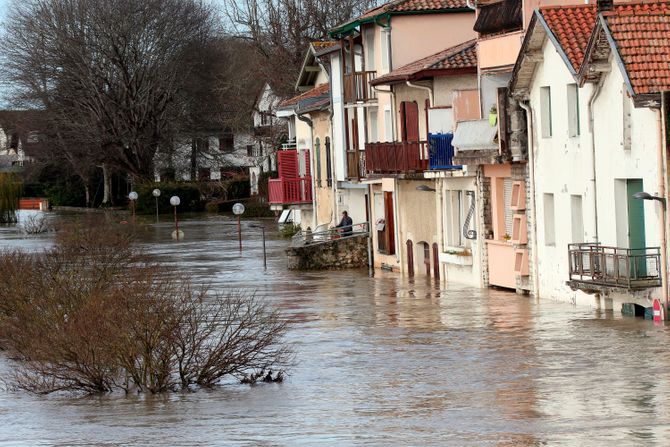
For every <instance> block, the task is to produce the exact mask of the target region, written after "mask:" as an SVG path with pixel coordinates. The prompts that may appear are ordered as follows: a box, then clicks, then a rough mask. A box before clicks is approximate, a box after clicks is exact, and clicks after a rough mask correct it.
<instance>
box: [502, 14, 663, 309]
mask: <svg viewBox="0 0 670 447" xmlns="http://www.w3.org/2000/svg"><path fill="white" fill-rule="evenodd" d="M610 5H611V4H610ZM629 5H632V8H634V11H636V12H637V11H643V10H645V9H646V8H647V7H646V6H643V5H644V4H641V3H637V4H629ZM625 8H627V7H626V6H614V7H613V8H611V9H605V10H600V9H601V5H599V6H598V7H596V6H595V5H579V6H558V7H542V8H540V9H539V10H537V11H535V13H534V15H533V17H532V19H531V23H530V26H529V29H528V33H527V35H526V37H525V40H524V43H523V46H522V52H521V54H520V56H519V59H518V60H517V64H516V66H515V69H514V75H513V78H512V81H511V84H510V89H511V94H512V95H514V96H515V97H516V98H517V99H519V100H520V101H521V102H522V103H523V104H524V107H525V108H527V114H528V121H529V123H530V126H529V127H528V131H529V135H528V142H529V163H530V167H531V169H529V177H530V178H529V179H528V180H529V181H530V183H531V191H532V192H531V194H532V200H531V202H532V203H533V204H534V206H533V209H534V219H533V221H535V222H536V224H535V225H534V226H532V227H531V228H530V230H531V231H534V232H535V233H536V234H534V235H533V236H534V237H533V238H532V239H533V240H534V241H535V245H534V247H533V249H534V251H535V253H537V256H536V257H535V258H534V266H533V269H532V270H533V274H534V275H535V283H536V285H537V286H536V288H537V290H536V293H537V294H539V296H540V297H543V298H552V299H558V300H565V301H570V302H579V303H585V304H591V305H595V306H601V305H604V306H606V307H609V308H611V307H612V305H613V301H633V300H637V301H639V302H640V303H641V304H643V305H645V306H649V305H650V302H649V298H651V297H660V296H659V295H660V294H661V290H660V289H659V288H658V287H659V286H660V279H661V278H660V277H661V270H662V269H661V265H660V262H661V256H660V255H661V250H660V245H661V235H662V232H663V231H664V229H663V226H662V225H661V218H662V215H661V213H662V212H663V211H662V208H661V206H659V204H658V203H654V202H653V201H643V200H639V199H637V198H635V197H634V195H635V194H636V193H639V192H642V191H647V192H651V193H652V194H654V195H655V194H657V193H658V192H659V190H660V191H662V190H663V189H662V188H661V187H660V186H659V185H660V184H661V183H662V176H659V166H658V154H659V153H660V152H659V151H660V147H659V143H660V141H661V140H660V139H659V135H660V133H659V132H660V127H659V123H660V121H659V117H660V115H659V114H660V112H659V110H658V109H654V107H646V106H648V105H650V104H651V105H652V106H655V107H657V106H658V103H653V102H651V103H649V102H646V103H644V105H646V106H643V107H636V102H637V105H643V103H642V101H641V100H643V99H649V98H648V97H646V96H645V94H646V93H647V92H645V91H644V90H640V87H639V86H638V85H635V83H631V82H630V79H631V77H630V73H629V71H630V69H631V65H629V64H627V63H626V62H625V60H624V59H622V56H621V54H620V53H619V50H618V49H617V46H616V45H624V48H625V45H626V42H625V40H626V34H625V32H624V31H623V28H622V27H623V26H624V25H622V23H623V22H626V21H627V20H630V18H631V17H633V18H635V16H636V15H637V14H636V13H631V11H628V12H627V13H626V14H621V12H623V10H624V9H625ZM645 14H646V15H647V17H649V14H648V11H646V10H645V11H643V12H641V13H640V16H644V15H645ZM663 14H664V12H663ZM612 18H614V19H615V20H614V21H613V24H610V20H611V19H612ZM611 25H613V26H611ZM618 39H620V40H618ZM628 56H630V54H629V55H628ZM636 56H640V55H636ZM642 57H644V56H642ZM659 182H661V183H659ZM594 297H595V298H594Z"/></svg>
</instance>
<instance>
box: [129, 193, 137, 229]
mask: <svg viewBox="0 0 670 447" xmlns="http://www.w3.org/2000/svg"><path fill="white" fill-rule="evenodd" d="M138 197H139V196H138V194H137V193H136V192H135V191H130V194H128V198H129V199H130V208H131V209H132V210H133V220H132V222H133V224H134V223H135V201H136V200H137V198H138Z"/></svg>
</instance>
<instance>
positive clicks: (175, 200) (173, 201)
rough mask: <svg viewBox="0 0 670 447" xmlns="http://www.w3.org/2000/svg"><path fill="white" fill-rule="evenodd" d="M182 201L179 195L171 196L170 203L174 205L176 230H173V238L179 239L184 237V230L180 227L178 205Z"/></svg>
mask: <svg viewBox="0 0 670 447" xmlns="http://www.w3.org/2000/svg"><path fill="white" fill-rule="evenodd" d="M180 203H181V200H179V196H172V197H170V205H172V206H173V207H174V231H173V232H172V239H176V240H179V238H180V237H182V238H183V237H184V232H183V231H181V230H180V229H179V219H177V207H178V206H179V204H180Z"/></svg>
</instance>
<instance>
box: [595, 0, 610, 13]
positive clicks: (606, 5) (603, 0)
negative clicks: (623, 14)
mask: <svg viewBox="0 0 670 447" xmlns="http://www.w3.org/2000/svg"><path fill="white" fill-rule="evenodd" d="M597 9H598V12H605V11H611V10H612V9H614V0H597Z"/></svg>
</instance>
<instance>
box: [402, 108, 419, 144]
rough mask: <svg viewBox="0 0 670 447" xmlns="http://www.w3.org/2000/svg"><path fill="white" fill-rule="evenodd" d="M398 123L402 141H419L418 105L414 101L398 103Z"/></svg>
mask: <svg viewBox="0 0 670 447" xmlns="http://www.w3.org/2000/svg"><path fill="white" fill-rule="evenodd" d="M400 124H401V126H400V130H401V135H400V137H401V140H402V141H419V105H418V104H417V103H416V101H411V102H410V101H403V102H401V103H400Z"/></svg>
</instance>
